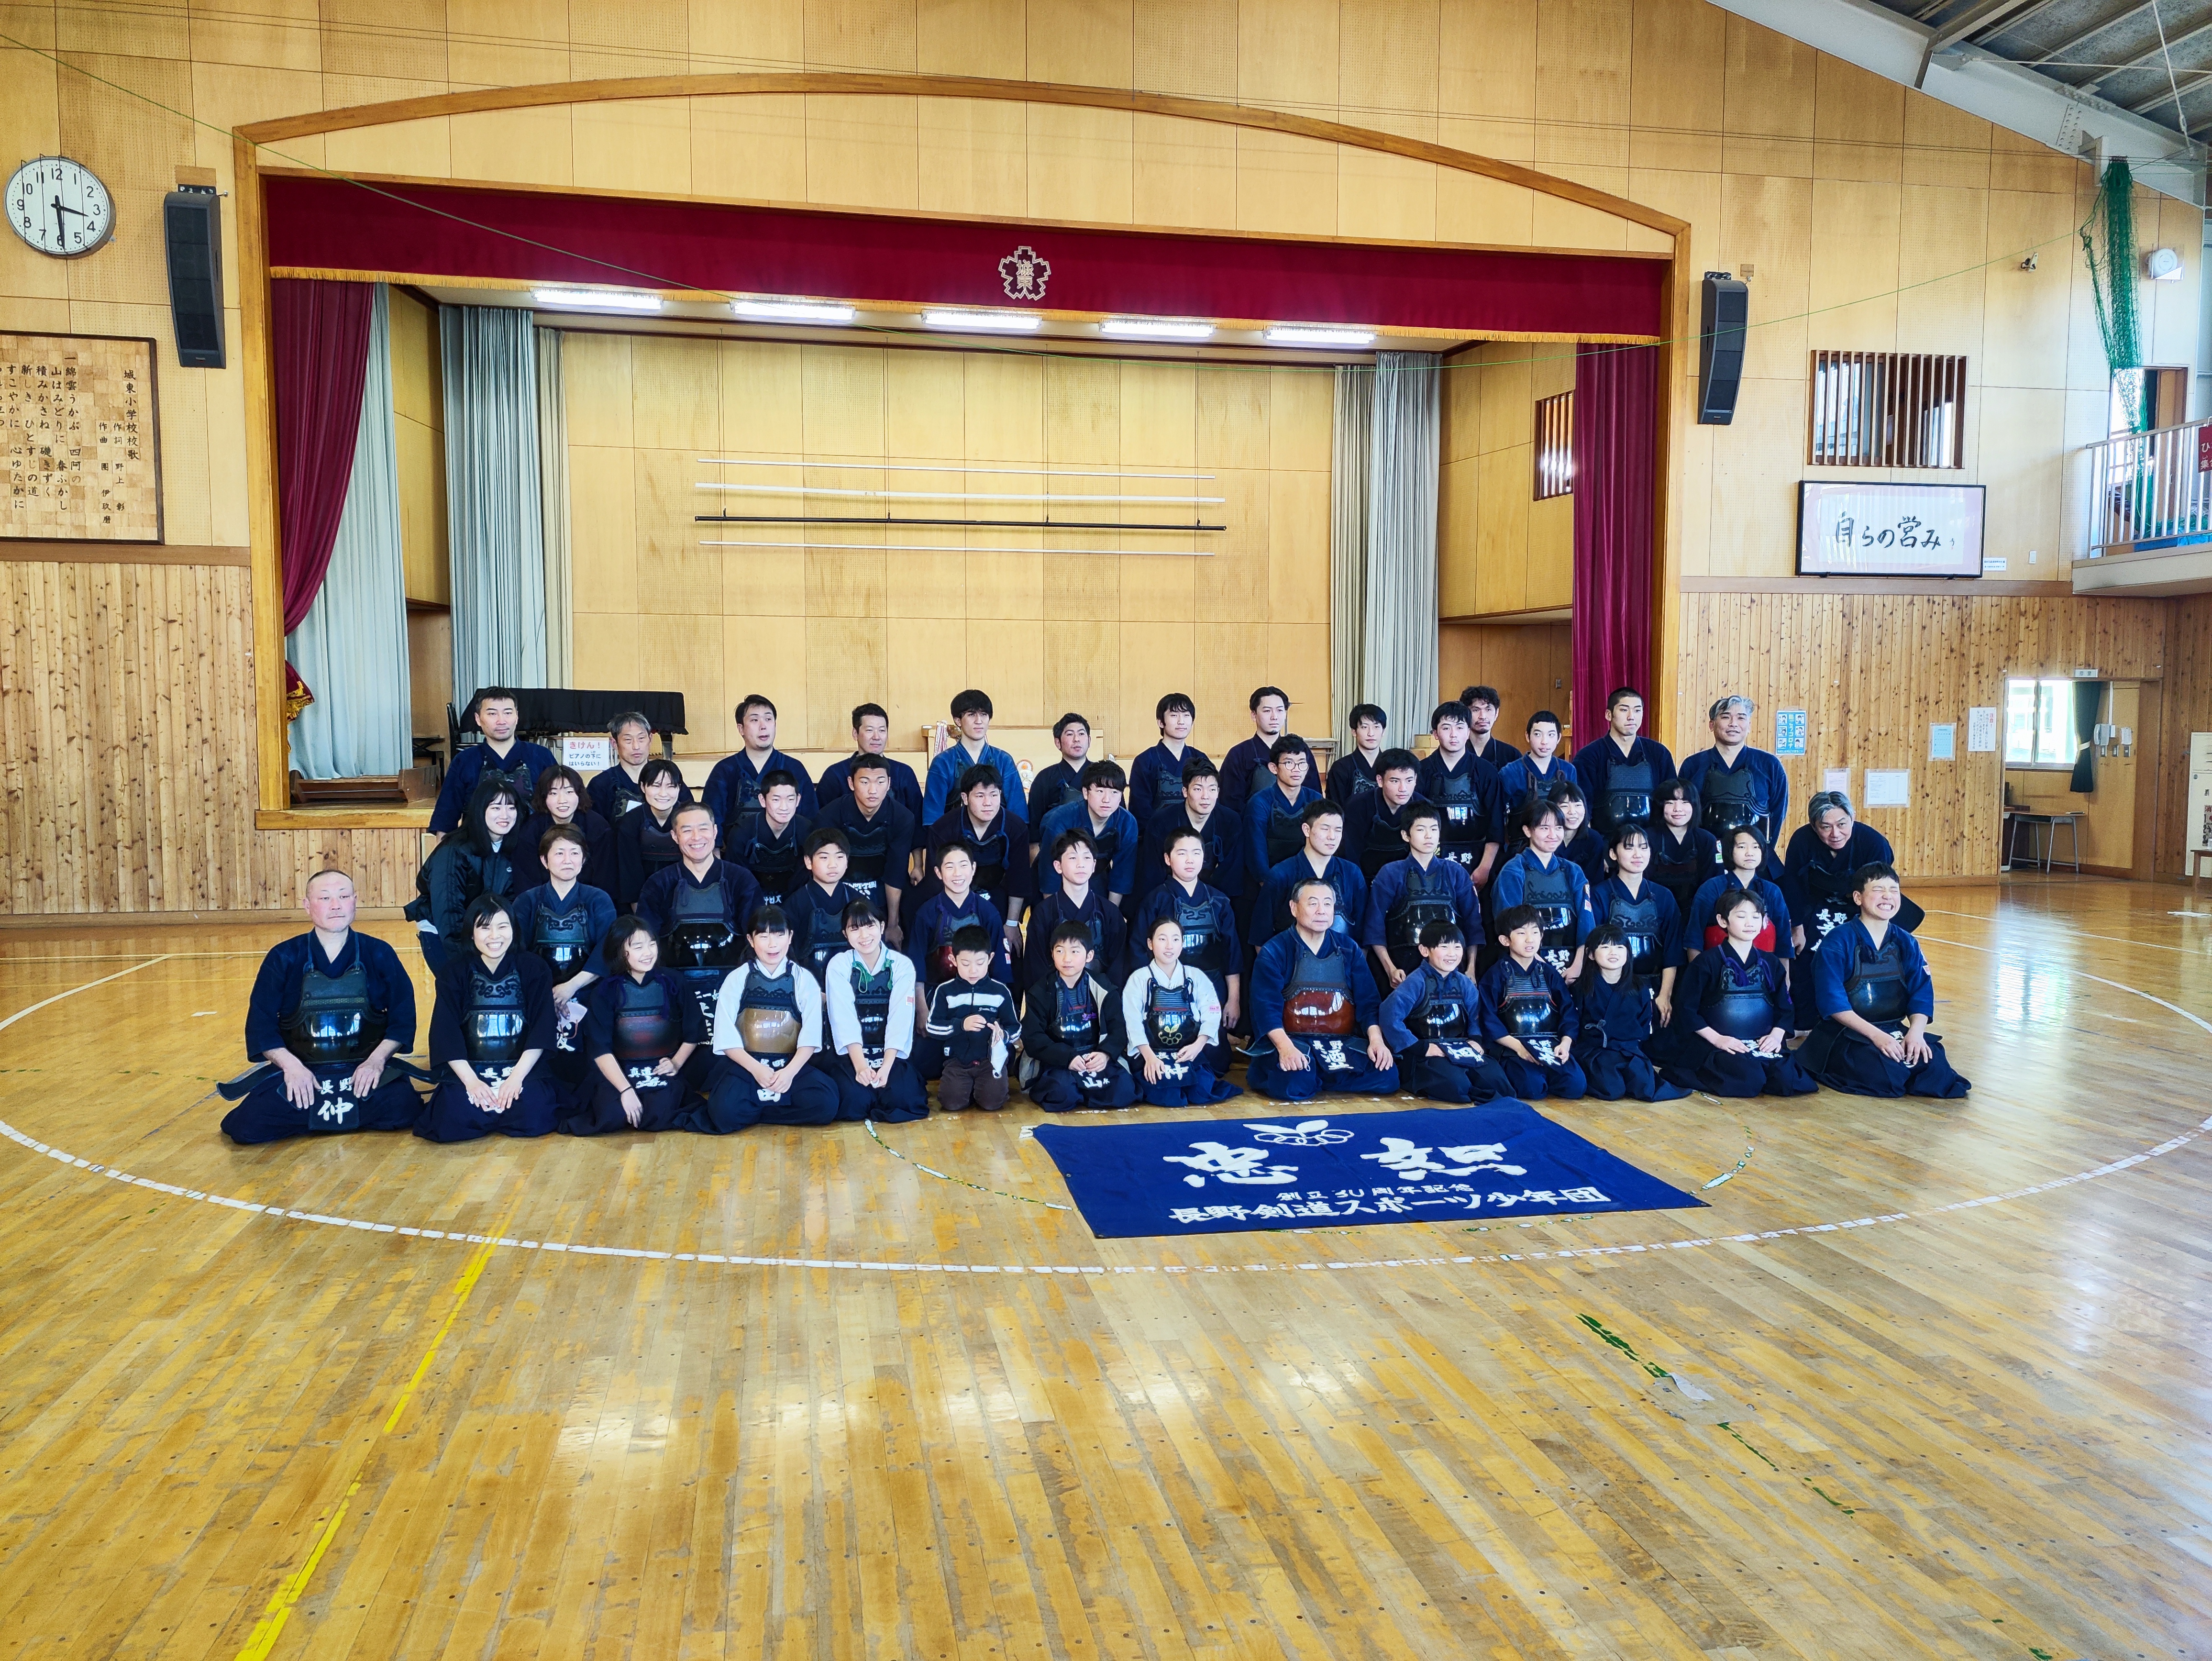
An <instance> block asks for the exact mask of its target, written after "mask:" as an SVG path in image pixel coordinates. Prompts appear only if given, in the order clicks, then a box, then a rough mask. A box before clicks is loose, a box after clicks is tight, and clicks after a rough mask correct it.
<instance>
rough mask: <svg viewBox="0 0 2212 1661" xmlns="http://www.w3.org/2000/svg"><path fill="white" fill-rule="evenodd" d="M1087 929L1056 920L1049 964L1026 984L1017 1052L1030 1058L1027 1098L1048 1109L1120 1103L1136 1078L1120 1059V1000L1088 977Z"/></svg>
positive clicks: (1128, 1100) (1133, 1091)
mask: <svg viewBox="0 0 2212 1661" xmlns="http://www.w3.org/2000/svg"><path fill="white" fill-rule="evenodd" d="M1051 960H1052V970H1051V972H1050V973H1049V974H1048V975H1046V976H1044V977H1042V979H1040V980H1039V981H1037V982H1036V983H1035V984H1034V985H1032V986H1031V987H1030V992H1029V1001H1028V1003H1027V1004H1026V1005H1025V1006H1024V1013H1023V1017H1022V1053H1023V1054H1024V1056H1028V1057H1029V1058H1030V1061H1032V1062H1035V1063H1036V1068H1037V1070H1036V1074H1035V1075H1034V1076H1033V1077H1031V1078H1030V1084H1029V1090H1030V1100H1031V1101H1033V1102H1035V1103H1036V1104H1037V1105H1038V1106H1039V1107H1041V1108H1043V1109H1044V1110H1046V1111H1047V1112H1049V1113H1066V1112H1068V1111H1070V1110H1076V1109H1081V1108H1092V1107H1127V1106H1128V1105H1130V1104H1132V1103H1133V1102H1134V1101H1135V1100H1136V1099H1137V1085H1136V1080H1133V1079H1132V1078H1130V1076H1129V1069H1128V1068H1126V1067H1124V1066H1122V1065H1121V1059H1120V1058H1121V1054H1122V1051H1123V1050H1125V1049H1126V1048H1127V1043H1128V1031H1127V1027H1126V1026H1125V1025H1123V1022H1122V1018H1121V1000H1120V999H1118V998H1116V997H1115V995H1113V993H1112V992H1111V991H1109V989H1107V988H1106V987H1105V986H1103V984H1101V983H1099V982H1097V981H1096V980H1094V979H1092V978H1091V970H1090V968H1089V966H1088V965H1089V964H1090V960H1091V931H1090V929H1089V928H1086V927H1085V925H1084V924H1082V923H1079V922H1064V923H1061V924H1060V925H1059V926H1058V927H1056V928H1054V930H1053V931H1052V952H1051Z"/></svg>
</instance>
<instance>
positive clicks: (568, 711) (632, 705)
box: [446, 686, 684, 756]
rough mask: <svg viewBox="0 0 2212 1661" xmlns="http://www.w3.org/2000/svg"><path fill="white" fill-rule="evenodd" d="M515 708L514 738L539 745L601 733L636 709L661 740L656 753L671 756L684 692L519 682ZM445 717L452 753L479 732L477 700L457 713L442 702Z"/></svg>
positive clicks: (681, 720)
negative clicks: (565, 735)
mask: <svg viewBox="0 0 2212 1661" xmlns="http://www.w3.org/2000/svg"><path fill="white" fill-rule="evenodd" d="M514 702H515V708H516V709H517V710H518V712H519V713H520V715H521V720H520V721H518V722H517V723H516V725H515V729H514V730H515V735H516V736H517V737H518V738H525V739H530V740H531V741H532V743H538V744H542V743H544V741H545V740H546V739H551V738H556V737H558V736H559V735H560V734H562V733H604V732H605V731H606V730H607V723H608V722H609V721H612V720H613V719H614V718H615V717H616V716H617V715H622V714H623V713H624V712H625V711H627V710H631V709H635V710H636V711H637V712H638V713H639V714H640V715H643V716H644V717H645V718H646V720H647V721H650V722H651V723H652V724H653V732H654V733H656V734H658V735H659V739H660V753H661V754H663V755H664V756H673V755H674V754H675V753H676V745H675V743H674V742H673V740H674V739H675V736H676V734H678V733H681V732H683V731H684V694H683V693H681V692H595V691H586V690H585V689H583V688H581V687H571V686H538V687H525V686H518V687H516V688H515V689H514ZM446 722H447V727H448V728H449V729H450V731H449V734H448V736H449V739H450V741H451V744H452V746H453V748H452V753H453V755H459V753H460V751H461V743H462V740H463V739H464V738H465V739H467V741H468V742H469V743H471V744H473V743H475V742H476V741H477V738H478V736H479V734H478V733H477V701H476V699H474V698H471V699H470V700H469V707H468V708H467V709H464V710H462V711H461V713H460V714H459V715H458V716H457V715H454V714H453V705H452V704H450V703H449V704H447V706H446Z"/></svg>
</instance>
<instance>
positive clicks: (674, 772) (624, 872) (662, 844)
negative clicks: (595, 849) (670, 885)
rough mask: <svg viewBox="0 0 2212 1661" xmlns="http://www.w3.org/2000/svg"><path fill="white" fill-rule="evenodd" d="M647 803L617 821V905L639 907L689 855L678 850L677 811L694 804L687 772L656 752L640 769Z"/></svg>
mask: <svg viewBox="0 0 2212 1661" xmlns="http://www.w3.org/2000/svg"><path fill="white" fill-rule="evenodd" d="M638 789H639V791H640V792H641V794H642V795H643V796H644V798H645V806H642V807H641V808H638V809H637V810H636V811H635V812H628V813H624V814H623V816H622V817H621V818H618V819H617V820H616V821H615V885H614V888H613V890H612V892H613V896H614V902H615V910H617V911H635V910H637V903H638V900H639V898H640V897H641V896H642V895H643V894H644V892H645V885H646V884H647V883H648V882H650V881H652V880H653V878H655V877H657V876H659V874H660V873H662V872H663V871H665V870H666V869H668V867H670V866H671V865H674V864H675V863H676V862H677V861H678V860H679V859H680V858H682V857H683V856H682V855H679V854H678V852H677V851H676V810H677V809H678V807H689V806H691V805H692V803H691V793H690V791H689V790H687V789H685V788H684V774H683V772H682V770H680V769H679V768H678V766H677V765H676V764H675V763H674V762H672V761H670V760H669V759H668V758H667V757H665V756H655V757H653V759H652V760H651V761H649V762H647V763H646V764H645V766H644V768H643V770H641V771H640V773H639V774H638Z"/></svg>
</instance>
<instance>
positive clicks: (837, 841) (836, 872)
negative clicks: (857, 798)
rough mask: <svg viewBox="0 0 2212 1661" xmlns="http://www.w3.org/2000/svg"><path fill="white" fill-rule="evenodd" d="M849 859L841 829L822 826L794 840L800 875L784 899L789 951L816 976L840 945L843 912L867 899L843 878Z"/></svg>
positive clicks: (841, 942) (848, 850)
mask: <svg viewBox="0 0 2212 1661" xmlns="http://www.w3.org/2000/svg"><path fill="white" fill-rule="evenodd" d="M851 857H852V852H851V848H850V845H849V844H848V843H847V842H846V840H845V833H844V832H843V831H836V830H832V829H830V828H829V827H828V826H824V827H823V828H822V829H821V830H818V831H810V832H808V833H807V837H806V840H805V842H803V843H800V844H799V859H800V862H801V864H802V865H803V867H805V879H803V880H802V881H801V882H800V883H799V885H798V886H797V887H796V888H794V889H793V890H792V891H791V894H790V897H788V898H787V899H786V900H784V902H783V913H784V916H786V917H787V918H788V919H790V922H791V938H792V941H793V945H792V948H791V951H792V955H793V957H795V958H798V959H799V963H800V964H802V965H803V966H804V967H805V970H806V972H807V973H808V974H810V975H811V976H813V977H815V978H816V979H817V980H819V979H820V978H821V977H822V975H823V971H824V970H826V969H827V968H828V967H829V959H830V958H834V957H836V955H837V953H838V952H842V951H843V950H844V949H845V913H846V912H847V910H849V909H850V908H851V906H852V904H853V902H854V900H858V899H865V898H866V895H864V894H862V893H860V891H859V890H857V889H855V888H854V886H853V885H852V884H850V883H849V882H848V881H846V880H845V873H846V871H847V869H848V867H849V865H850V862H851Z"/></svg>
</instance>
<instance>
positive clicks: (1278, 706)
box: [1221, 686, 1321, 869]
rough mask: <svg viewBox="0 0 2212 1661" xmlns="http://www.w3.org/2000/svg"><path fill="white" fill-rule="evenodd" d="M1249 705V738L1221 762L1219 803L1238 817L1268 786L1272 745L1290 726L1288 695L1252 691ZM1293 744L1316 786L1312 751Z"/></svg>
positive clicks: (1272, 688) (1316, 770)
mask: <svg viewBox="0 0 2212 1661" xmlns="http://www.w3.org/2000/svg"><path fill="white" fill-rule="evenodd" d="M1250 705H1251V710H1252V736H1251V737H1250V738H1249V739H1245V740H1244V742H1243V743H1242V744H1240V745H1236V746H1235V747H1234V748H1232V749H1231V751H1229V753H1228V754H1227V755H1225V756H1224V757H1222V758H1221V800H1222V803H1223V805H1224V806H1226V807H1228V808H1230V809H1231V811H1232V812H1237V813H1239V814H1242V813H1243V812H1244V806H1245V803H1246V802H1248V801H1249V800H1250V799H1251V798H1252V797H1253V796H1254V795H1255V794H1258V793H1259V792H1260V791H1261V790H1263V789H1265V788H1267V765H1268V764H1269V763H1270V762H1271V761H1273V758H1274V748H1275V741H1276V740H1277V739H1279V738H1281V737H1283V736H1284V732H1283V729H1284V728H1285V727H1286V726H1288V725H1289V724H1290V719H1291V695H1290V694H1289V693H1287V692H1285V691H1283V689H1282V688H1281V687H1279V686H1261V687H1255V688H1254V689H1253V692H1252V697H1251V699H1250ZM1293 741H1294V742H1295V743H1296V744H1297V746H1298V748H1300V749H1301V750H1305V751H1306V780H1307V782H1309V783H1310V784H1315V785H1318V784H1319V783H1320V782H1321V764H1319V763H1318V762H1316V761H1315V760H1314V755H1313V751H1310V750H1306V743H1305V740H1304V739H1294V740H1293ZM1261 868H1262V869H1265V867H1261Z"/></svg>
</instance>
